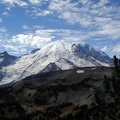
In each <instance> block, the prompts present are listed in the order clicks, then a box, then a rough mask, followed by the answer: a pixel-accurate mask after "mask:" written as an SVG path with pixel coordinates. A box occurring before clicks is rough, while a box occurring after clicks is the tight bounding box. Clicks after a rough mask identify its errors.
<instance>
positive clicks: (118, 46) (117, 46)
mask: <svg viewBox="0 0 120 120" xmlns="http://www.w3.org/2000/svg"><path fill="white" fill-rule="evenodd" d="M113 52H117V53H119V54H120V44H117V45H116V46H115V47H114V49H113Z"/></svg>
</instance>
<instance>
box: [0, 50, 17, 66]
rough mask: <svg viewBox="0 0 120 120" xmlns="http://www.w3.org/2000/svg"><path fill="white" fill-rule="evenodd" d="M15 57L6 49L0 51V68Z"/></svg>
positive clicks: (10, 62) (11, 61)
mask: <svg viewBox="0 0 120 120" xmlns="http://www.w3.org/2000/svg"><path fill="white" fill-rule="evenodd" d="M16 59H17V57H15V56H12V55H9V54H8V53H7V52H6V51H4V52H2V53H0V68H2V67H3V66H8V65H10V64H12V63H13V62H14V61H15V60H16Z"/></svg>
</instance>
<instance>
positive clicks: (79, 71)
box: [76, 70, 84, 73]
mask: <svg viewBox="0 0 120 120" xmlns="http://www.w3.org/2000/svg"><path fill="white" fill-rule="evenodd" d="M76 72H77V73H84V70H77V71H76Z"/></svg>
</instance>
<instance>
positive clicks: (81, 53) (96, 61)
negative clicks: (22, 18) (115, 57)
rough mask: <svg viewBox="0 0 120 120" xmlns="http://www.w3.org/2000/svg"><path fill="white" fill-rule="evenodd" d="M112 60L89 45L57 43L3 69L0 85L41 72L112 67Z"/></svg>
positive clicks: (24, 56)
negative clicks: (88, 67) (89, 67)
mask: <svg viewBox="0 0 120 120" xmlns="http://www.w3.org/2000/svg"><path fill="white" fill-rule="evenodd" d="M110 64H111V58H110V57H109V56H108V55H106V54H105V53H104V52H101V51H99V50H96V49H94V48H93V47H91V46H89V45H87V44H75V43H74V44H71V43H65V42H64V41H55V42H52V43H50V44H48V45H46V46H44V47H43V48H41V49H37V50H35V51H34V52H31V53H30V54H27V55H23V56H22V57H20V58H19V59H17V60H16V62H15V63H14V64H11V65H9V66H6V67H3V68H2V70H1V73H4V77H3V78H2V79H1V81H0V85H4V84H9V83H13V82H16V81H19V80H21V79H23V78H25V77H27V76H30V75H33V74H37V73H40V72H49V71H56V70H65V69H72V68H75V67H87V66H110Z"/></svg>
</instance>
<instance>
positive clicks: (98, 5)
mask: <svg viewBox="0 0 120 120" xmlns="http://www.w3.org/2000/svg"><path fill="white" fill-rule="evenodd" d="M109 2H110V0H98V1H91V0H79V1H78V2H72V0H60V1H55V0H53V1H52V2H51V3H50V5H49V10H51V11H53V13H54V14H56V15H58V18H60V19H63V20H65V21H66V22H68V23H70V24H78V25H79V26H80V27H81V26H82V27H84V28H87V29H88V30H89V31H90V32H95V33H96V35H101V36H102V35H103V36H106V37H108V38H111V39H116V38H120V34H119V31H120V17H119V16H120V6H117V5H115V4H114V3H113V4H109ZM108 4H109V5H108Z"/></svg>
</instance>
